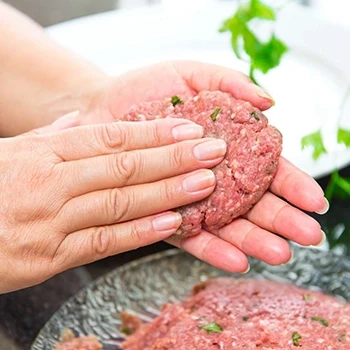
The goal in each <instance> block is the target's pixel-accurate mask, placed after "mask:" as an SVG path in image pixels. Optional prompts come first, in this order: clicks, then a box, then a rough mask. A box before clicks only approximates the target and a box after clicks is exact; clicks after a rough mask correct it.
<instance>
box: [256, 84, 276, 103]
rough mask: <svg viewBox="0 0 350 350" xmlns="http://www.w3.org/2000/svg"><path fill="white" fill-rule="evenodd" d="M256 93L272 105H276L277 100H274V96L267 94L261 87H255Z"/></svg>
mask: <svg viewBox="0 0 350 350" xmlns="http://www.w3.org/2000/svg"><path fill="white" fill-rule="evenodd" d="M255 91H256V94H257V95H258V96H259V97H261V98H265V99H267V100H269V101H271V104H272V105H274V104H275V100H274V99H273V98H272V96H271V95H270V94H269V93H267V92H266V91H265V90H264V89H262V88H261V87H260V86H258V85H255Z"/></svg>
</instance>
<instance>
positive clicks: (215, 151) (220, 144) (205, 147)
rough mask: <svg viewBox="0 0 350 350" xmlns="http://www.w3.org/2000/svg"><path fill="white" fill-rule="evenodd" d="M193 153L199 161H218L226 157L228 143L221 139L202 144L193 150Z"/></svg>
mask: <svg viewBox="0 0 350 350" xmlns="http://www.w3.org/2000/svg"><path fill="white" fill-rule="evenodd" d="M193 153H194V155H195V157H196V158H197V159H198V160H214V159H218V158H221V157H223V156H224V155H225V153H226V143H225V141H224V140H221V139H216V140H208V141H205V142H201V143H200V144H198V145H197V146H196V147H195V148H194V149H193Z"/></svg>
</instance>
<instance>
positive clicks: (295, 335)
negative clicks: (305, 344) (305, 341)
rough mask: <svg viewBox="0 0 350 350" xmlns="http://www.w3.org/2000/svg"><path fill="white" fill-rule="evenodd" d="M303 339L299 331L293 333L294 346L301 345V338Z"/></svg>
mask: <svg viewBox="0 0 350 350" xmlns="http://www.w3.org/2000/svg"><path fill="white" fill-rule="evenodd" d="M300 339H301V335H300V334H299V333H298V332H293V333H292V340H293V345H294V346H299V340H300Z"/></svg>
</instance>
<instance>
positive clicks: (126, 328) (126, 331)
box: [122, 327, 132, 335]
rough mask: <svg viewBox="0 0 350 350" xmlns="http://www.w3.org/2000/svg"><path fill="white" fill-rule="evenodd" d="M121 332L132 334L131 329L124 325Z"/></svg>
mask: <svg viewBox="0 0 350 350" xmlns="http://www.w3.org/2000/svg"><path fill="white" fill-rule="evenodd" d="M122 333H124V334H125V335H131V334H132V329H131V328H128V327H125V328H123V329H122Z"/></svg>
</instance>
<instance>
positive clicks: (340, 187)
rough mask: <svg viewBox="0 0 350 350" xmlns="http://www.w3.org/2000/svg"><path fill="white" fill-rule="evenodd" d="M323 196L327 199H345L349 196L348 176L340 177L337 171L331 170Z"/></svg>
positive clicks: (349, 180) (349, 179) (349, 181)
mask: <svg viewBox="0 0 350 350" xmlns="http://www.w3.org/2000/svg"><path fill="white" fill-rule="evenodd" d="M325 196H326V198H327V199H328V200H330V199H331V198H332V197H337V198H340V199H347V198H349V197H350V178H346V177H342V176H340V174H339V171H337V170H335V171H333V172H332V174H331V177H330V179H329V182H328V185H327V187H326V190H325Z"/></svg>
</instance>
